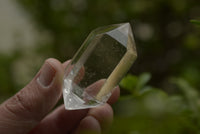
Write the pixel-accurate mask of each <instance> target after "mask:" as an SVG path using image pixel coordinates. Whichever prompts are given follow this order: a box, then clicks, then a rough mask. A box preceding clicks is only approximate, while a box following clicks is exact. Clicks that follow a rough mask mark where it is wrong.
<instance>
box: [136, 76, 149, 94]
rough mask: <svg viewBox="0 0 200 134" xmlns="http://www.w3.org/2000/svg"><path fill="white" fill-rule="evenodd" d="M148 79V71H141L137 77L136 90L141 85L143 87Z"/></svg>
mask: <svg viewBox="0 0 200 134" xmlns="http://www.w3.org/2000/svg"><path fill="white" fill-rule="evenodd" d="M150 79H151V74H150V73H142V74H141V75H140V76H139V78H138V83H137V85H136V90H137V91H138V92H139V90H141V89H142V88H143V87H145V85H146V84H147V82H149V80H150Z"/></svg>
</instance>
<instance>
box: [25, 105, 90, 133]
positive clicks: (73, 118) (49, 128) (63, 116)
mask: <svg viewBox="0 0 200 134" xmlns="http://www.w3.org/2000/svg"><path fill="white" fill-rule="evenodd" d="M87 112H88V110H87V109H84V110H65V108H64V105H62V106H60V107H58V108H57V109H56V110H55V111H53V112H52V113H51V114H49V115H48V116H47V117H45V119H43V120H42V121H41V123H40V124H39V125H38V126H36V127H35V128H34V129H33V130H32V131H31V132H30V133H29V134H47V133H48V134H56V133H57V134H66V133H67V132H70V131H71V130H74V129H75V127H76V126H77V125H78V124H79V122H80V121H81V120H82V119H83V118H84V117H85V116H86V115H87Z"/></svg>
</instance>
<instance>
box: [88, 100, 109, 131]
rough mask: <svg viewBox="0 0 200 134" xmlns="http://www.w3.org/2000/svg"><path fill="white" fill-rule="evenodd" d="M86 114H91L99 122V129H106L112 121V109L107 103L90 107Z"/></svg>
mask: <svg viewBox="0 0 200 134" xmlns="http://www.w3.org/2000/svg"><path fill="white" fill-rule="evenodd" d="M88 116H93V117H94V118H95V119H96V120H98V122H99V123H100V126H101V129H102V130H104V131H105V130H106V129H107V128H108V127H109V126H110V125H111V123H112V120H113V110H112V107H111V106H110V105H109V104H107V103H106V104H105V105H103V106H100V107H96V108H93V109H90V110H89V112H88Z"/></svg>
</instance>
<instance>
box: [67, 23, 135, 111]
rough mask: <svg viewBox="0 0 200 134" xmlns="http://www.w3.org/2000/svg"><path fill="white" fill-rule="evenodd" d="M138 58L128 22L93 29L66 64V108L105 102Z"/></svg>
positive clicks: (78, 107) (84, 106)
mask: <svg viewBox="0 0 200 134" xmlns="http://www.w3.org/2000/svg"><path fill="white" fill-rule="evenodd" d="M136 57H137V53H136V48H135V42H134V39H133V34H132V30H131V27H130V24H129V23H123V24H115V25H110V26H106V27H100V28H97V29H95V30H93V31H92V32H91V33H90V35H89V36H88V38H87V39H86V40H85V42H84V43H83V45H82V46H81V48H80V49H79V50H78V52H77V53H76V54H75V56H74V57H73V59H72V61H71V63H70V64H69V65H68V66H67V67H66V70H65V77H64V84H63V97H64V103H65V108H66V109H71V110H73V109H84V108H91V107H96V106H99V105H102V104H104V103H105V102H106V101H107V100H108V98H109V97H110V95H111V93H112V89H113V88H114V87H115V86H117V84H118V83H119V82H120V80H121V79H122V77H123V76H124V74H125V73H126V72H127V71H128V70H129V68H130V67H131V65H132V63H133V62H134V61H135V59H136Z"/></svg>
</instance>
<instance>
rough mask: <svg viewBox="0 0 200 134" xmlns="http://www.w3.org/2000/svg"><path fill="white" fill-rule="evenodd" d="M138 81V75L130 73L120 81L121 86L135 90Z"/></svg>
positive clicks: (131, 90)
mask: <svg viewBox="0 0 200 134" xmlns="http://www.w3.org/2000/svg"><path fill="white" fill-rule="evenodd" d="M137 82H138V78H137V76H134V75H131V74H128V75H127V76H126V77H124V78H123V79H122V81H121V82H120V86H121V87H122V88H124V89H125V90H128V91H130V92H133V90H134V89H135V87H136V84H137Z"/></svg>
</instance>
